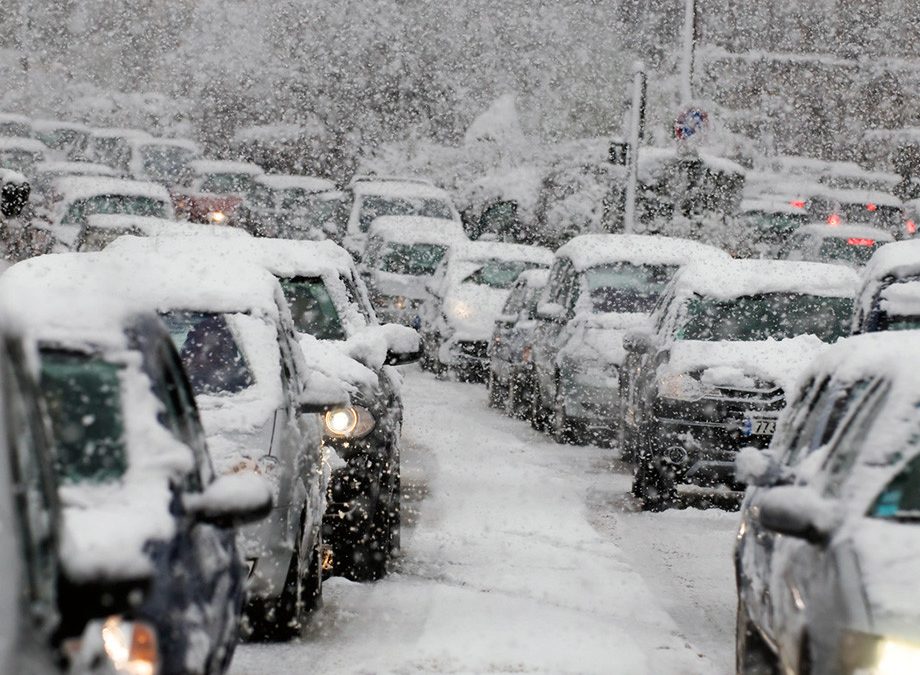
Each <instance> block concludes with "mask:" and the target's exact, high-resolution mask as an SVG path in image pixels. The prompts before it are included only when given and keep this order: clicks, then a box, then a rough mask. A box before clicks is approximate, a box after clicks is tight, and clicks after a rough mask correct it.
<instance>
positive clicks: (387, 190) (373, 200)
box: [343, 180, 461, 259]
mask: <svg viewBox="0 0 920 675" xmlns="http://www.w3.org/2000/svg"><path fill="white" fill-rule="evenodd" d="M347 192H348V193H349V194H350V195H351V197H352V207H351V214H350V215H349V217H348V226H347V228H346V230H345V238H344V241H343V244H344V246H345V248H346V249H348V251H349V252H350V253H351V254H352V255H353V256H355V257H356V258H358V259H360V258H361V256H363V255H364V249H365V247H366V245H367V231H368V230H369V229H370V227H371V223H373V222H374V220H375V219H377V218H379V217H380V216H422V217H424V218H441V219H444V220H453V221H456V222H458V223H459V222H461V220H460V214H459V213H458V212H457V209H456V208H454V205H453V202H452V201H451V198H450V195H448V194H447V192H445V191H444V190H442V189H440V188H437V187H434V186H433V185H430V184H428V183H426V182H419V181H411V182H410V181H397V180H361V181H358V182H356V183H354V184H353V185H352V187H351V188H350V189H349V190H348V191H347Z"/></svg>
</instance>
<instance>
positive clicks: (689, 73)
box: [680, 0, 699, 105]
mask: <svg viewBox="0 0 920 675" xmlns="http://www.w3.org/2000/svg"><path fill="white" fill-rule="evenodd" d="M696 2H697V0H686V4H685V5H684V44H683V52H682V54H681V59H680V66H681V78H680V79H681V82H680V84H681V92H680V94H681V98H682V99H683V103H684V105H689V104H690V103H692V102H693V66H694V63H693V61H694V58H695V57H696V42H697V38H698V33H699V16H698V13H697V7H696Z"/></svg>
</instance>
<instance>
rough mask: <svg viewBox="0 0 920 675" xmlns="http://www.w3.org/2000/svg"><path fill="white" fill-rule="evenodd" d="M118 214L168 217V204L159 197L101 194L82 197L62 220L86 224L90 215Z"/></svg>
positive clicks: (68, 223) (67, 223)
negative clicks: (86, 197)
mask: <svg viewBox="0 0 920 675" xmlns="http://www.w3.org/2000/svg"><path fill="white" fill-rule="evenodd" d="M97 214H118V215H126V216H151V217H154V218H167V217H168V216H169V213H168V212H167V210H166V204H165V203H164V202H161V201H160V200H159V199H151V198H150V197H141V196H138V195H99V196H96V197H90V198H89V199H81V200H78V201H76V202H74V203H73V204H71V206H70V208H69V209H67V213H66V214H64V218H63V220H62V221H61V222H62V223H63V224H65V225H85V224H86V220H87V218H89V216H94V215H97Z"/></svg>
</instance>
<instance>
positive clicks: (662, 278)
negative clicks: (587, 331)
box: [584, 262, 677, 313]
mask: <svg viewBox="0 0 920 675" xmlns="http://www.w3.org/2000/svg"><path fill="white" fill-rule="evenodd" d="M676 270H677V267H676V266H675V265H634V264H632V263H628V262H619V263H609V264H606V265H598V266H597V267H592V268H590V269H588V270H587V271H585V273H584V280H585V285H586V288H587V292H588V294H589V295H590V298H591V308H592V310H593V311H594V312H595V313H601V312H650V311H652V308H653V307H654V306H655V302H656V301H657V300H658V296H659V295H661V292H662V290H664V287H665V286H666V285H667V283H668V281H669V280H670V279H671V277H672V276H673V275H674V272H675V271H676Z"/></svg>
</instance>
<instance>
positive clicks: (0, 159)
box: [0, 150, 41, 176]
mask: <svg viewBox="0 0 920 675" xmlns="http://www.w3.org/2000/svg"><path fill="white" fill-rule="evenodd" d="M40 160H41V157H40V156H39V155H37V154H36V153H34V152H30V151H29V150H3V151H2V152H0V168H3V169H12V170H13V171H18V172H20V173H23V174H25V175H26V176H31V175H32V173H33V171H34V169H35V164H36V162H38V161H40Z"/></svg>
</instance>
